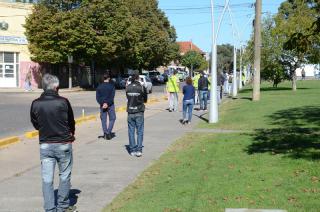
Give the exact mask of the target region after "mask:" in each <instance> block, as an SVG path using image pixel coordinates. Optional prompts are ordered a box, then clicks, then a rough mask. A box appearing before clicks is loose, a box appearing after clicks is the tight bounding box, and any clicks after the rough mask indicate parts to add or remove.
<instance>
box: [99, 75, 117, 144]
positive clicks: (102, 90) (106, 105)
mask: <svg viewBox="0 0 320 212" xmlns="http://www.w3.org/2000/svg"><path fill="white" fill-rule="evenodd" d="M103 80H104V81H103V83H101V84H100V85H99V86H98V88H97V91H96V99H97V102H98V103H99V105H100V118H101V125H102V129H103V136H102V137H103V138H104V139H106V140H110V139H112V137H113V133H112V129H113V125H114V123H115V121H116V111H115V107H114V96H115V86H114V84H113V83H112V82H111V81H110V80H111V79H110V74H109V73H106V74H104V75H103ZM108 116H109V124H108V123H107V117H108ZM99 137H101V136H99Z"/></svg>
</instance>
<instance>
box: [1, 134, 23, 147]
mask: <svg viewBox="0 0 320 212" xmlns="http://www.w3.org/2000/svg"><path fill="white" fill-rule="evenodd" d="M18 142H20V138H19V137H17V136H13V137H8V138H4V139H1V140H0V149H1V148H4V147H6V146H9V145H10V144H14V143H18Z"/></svg>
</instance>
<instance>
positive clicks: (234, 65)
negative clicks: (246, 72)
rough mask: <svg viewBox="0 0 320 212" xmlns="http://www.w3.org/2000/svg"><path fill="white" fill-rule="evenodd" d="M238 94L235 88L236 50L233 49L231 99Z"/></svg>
mask: <svg viewBox="0 0 320 212" xmlns="http://www.w3.org/2000/svg"><path fill="white" fill-rule="evenodd" d="M237 94H238V87H237V48H236V46H234V47H233V78H232V97H236V96H237Z"/></svg>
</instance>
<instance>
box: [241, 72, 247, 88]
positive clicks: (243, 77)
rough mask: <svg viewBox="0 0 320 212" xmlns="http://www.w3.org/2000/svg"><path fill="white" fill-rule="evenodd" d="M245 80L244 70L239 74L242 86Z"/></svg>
mask: <svg viewBox="0 0 320 212" xmlns="http://www.w3.org/2000/svg"><path fill="white" fill-rule="evenodd" d="M245 81H246V76H245V74H244V72H242V76H241V82H242V86H244V85H245Z"/></svg>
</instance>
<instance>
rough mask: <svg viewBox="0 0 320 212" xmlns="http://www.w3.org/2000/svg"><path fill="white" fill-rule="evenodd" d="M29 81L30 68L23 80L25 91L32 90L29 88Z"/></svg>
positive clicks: (30, 79) (30, 76)
mask: <svg viewBox="0 0 320 212" xmlns="http://www.w3.org/2000/svg"><path fill="white" fill-rule="evenodd" d="M31 81H32V74H31V70H29V71H28V73H27V74H26V79H25V81H24V83H25V84H24V89H25V91H32V88H31Z"/></svg>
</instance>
